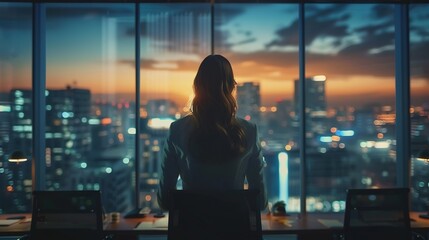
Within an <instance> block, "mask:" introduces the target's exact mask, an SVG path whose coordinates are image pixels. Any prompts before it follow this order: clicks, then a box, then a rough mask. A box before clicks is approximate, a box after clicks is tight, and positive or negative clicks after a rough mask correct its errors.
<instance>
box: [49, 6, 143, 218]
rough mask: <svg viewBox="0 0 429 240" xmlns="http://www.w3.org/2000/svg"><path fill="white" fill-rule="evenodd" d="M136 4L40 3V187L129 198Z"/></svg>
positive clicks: (109, 201)
mask: <svg viewBox="0 0 429 240" xmlns="http://www.w3.org/2000/svg"><path fill="white" fill-rule="evenodd" d="M134 14H135V11H134V4H77V3H76V4H54V3H52V4H47V5H46V61H47V63H46V71H47V72H46V73H47V77H46V78H47V79H46V89H47V91H46V188H47V189H48V190H101V191H102V198H103V204H104V208H105V210H106V211H108V212H109V211H119V212H126V211H129V210H130V209H131V208H133V206H134V203H133V200H134V189H135V186H133V183H134V181H133V177H134V175H133V174H134V161H135V160H134V159H135V157H134V143H135V120H134V119H135V115H134V107H133V106H134V104H135V67H134V51H135V45H134V36H133V35H134V34H133V33H134Z"/></svg>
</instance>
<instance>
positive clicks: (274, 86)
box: [214, 3, 300, 212]
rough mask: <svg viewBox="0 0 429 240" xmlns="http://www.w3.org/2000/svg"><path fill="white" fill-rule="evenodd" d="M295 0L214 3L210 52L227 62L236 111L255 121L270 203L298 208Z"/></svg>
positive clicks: (298, 163) (297, 209)
mask: <svg viewBox="0 0 429 240" xmlns="http://www.w3.org/2000/svg"><path fill="white" fill-rule="evenodd" d="M297 22H298V4H230V3H225V4H215V6H214V53H215V54H222V55H224V56H225V57H226V58H228V59H229V60H230V61H231V64H232V66H233V69H234V75H235V79H236V81H237V83H238V85H237V90H236V99H237V103H238V112H237V116H238V117H241V118H244V119H246V120H249V121H251V122H254V123H256V124H257V126H258V130H259V137H260V139H261V143H262V149H263V155H264V158H265V161H266V163H267V165H266V168H265V178H266V185H267V191H268V200H269V201H270V202H273V203H274V202H276V201H285V203H286V204H287V205H286V206H287V210H288V211H294V212H297V211H299V209H300V205H299V204H300V201H299V198H300V170H299V168H300V160H299V150H298V149H299V146H298V139H299V124H298V121H297V115H296V108H297V102H296V98H295V97H296V94H297V92H296V91H295V89H294V81H295V80H296V79H298V78H299V74H298V24H297Z"/></svg>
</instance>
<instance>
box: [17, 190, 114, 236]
mask: <svg viewBox="0 0 429 240" xmlns="http://www.w3.org/2000/svg"><path fill="white" fill-rule="evenodd" d="M108 237H110V236H105V235H104V233H103V211H102V205H101V193H100V191H34V192H33V213H32V221H31V230H30V234H29V236H26V237H24V238H23V239H30V240H42V239H43V240H51V239H52V240H54V239H55V240H58V239H61V240H76V239H79V240H102V239H108Z"/></svg>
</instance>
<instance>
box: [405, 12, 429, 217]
mask: <svg viewBox="0 0 429 240" xmlns="http://www.w3.org/2000/svg"><path fill="white" fill-rule="evenodd" d="M428 12H429V4H413V5H410V69H411V71H410V73H411V83H410V87H411V92H410V96H411V99H410V100H411V109H410V115H411V155H412V156H411V161H412V162H411V188H412V191H411V192H412V194H411V196H412V198H411V200H412V208H413V210H416V211H428V206H429V205H428V204H429V165H428V163H429V162H428V160H424V157H423V156H420V155H421V154H422V152H423V151H424V150H426V151H429V95H428V93H429V71H428V66H429V59H428V56H427V53H428V52H429V15H428ZM426 158H428V157H427V156H426Z"/></svg>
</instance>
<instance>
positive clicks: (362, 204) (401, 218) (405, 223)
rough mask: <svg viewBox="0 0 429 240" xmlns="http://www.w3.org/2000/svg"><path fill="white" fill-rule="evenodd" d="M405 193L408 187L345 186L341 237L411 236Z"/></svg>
mask: <svg viewBox="0 0 429 240" xmlns="http://www.w3.org/2000/svg"><path fill="white" fill-rule="evenodd" d="M408 195H409V189H408V188H388V189H349V190H347V199H346V210H345V214H344V231H345V239H346V240H358V239H359V240H361V239H365V240H372V239H392V240H404V239H411V227H410V216H409V196H408Z"/></svg>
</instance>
